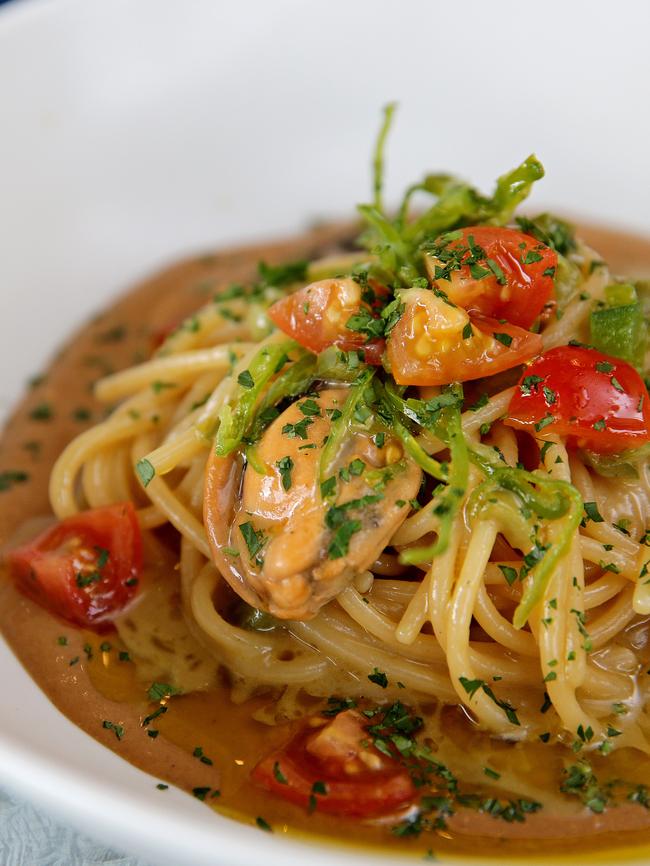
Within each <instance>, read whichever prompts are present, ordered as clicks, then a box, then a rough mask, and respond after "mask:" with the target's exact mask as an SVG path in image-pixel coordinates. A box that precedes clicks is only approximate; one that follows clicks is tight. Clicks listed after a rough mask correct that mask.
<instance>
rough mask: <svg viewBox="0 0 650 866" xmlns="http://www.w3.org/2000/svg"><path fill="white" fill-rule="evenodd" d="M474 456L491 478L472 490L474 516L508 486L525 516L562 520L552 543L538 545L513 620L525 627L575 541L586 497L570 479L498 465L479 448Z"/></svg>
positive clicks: (488, 505)
mask: <svg viewBox="0 0 650 866" xmlns="http://www.w3.org/2000/svg"><path fill="white" fill-rule="evenodd" d="M472 459H473V460H474V461H475V462H477V463H478V464H479V465H481V468H483V469H484V471H486V472H487V473H488V478H487V479H486V480H485V481H484V482H483V483H482V484H481V485H480V486H479V487H478V488H477V489H476V490H475V491H474V493H473V494H472V497H471V501H470V513H471V514H472V515H473V516H478V515H479V514H480V513H481V512H482V511H484V510H485V509H486V508H489V507H490V504H491V501H494V499H495V493H499V492H500V491H501V490H508V491H510V492H511V493H513V494H514V495H515V497H516V499H517V500H518V501H519V505H520V511H521V512H523V514H524V516H528V517H529V518H532V515H533V514H534V515H536V516H537V517H540V518H542V519H545V520H559V519H561V520H562V527H561V531H560V533H559V536H558V537H557V538H554V539H553V543H552V545H551V546H550V547H548V548H544V549H541V548H537V550H538V551H539V550H541V555H540V556H539V558H537V559H536V561H535V564H534V565H533V566H532V567H531V568H530V569H529V571H528V575H529V577H530V581H529V584H528V586H527V587H526V589H525V591H524V594H523V596H522V598H521V601H520V603H519V605H518V606H517V608H516V610H515V613H514V616H513V620H512V622H513V625H514V626H515V628H522V627H523V626H524V625H525V624H526V622H527V621H528V617H529V616H530V614H531V612H532V610H533V608H534V607H535V606H536V605H537V604H539V602H540V601H541V599H542V597H543V595H544V591H545V589H546V586H547V584H548V582H549V580H550V578H551V575H552V574H553V571H554V569H555V568H556V566H557V564H558V563H559V562H560V560H561V559H562V557H563V556H564V555H565V554H566V553H567V551H568V549H569V547H570V545H571V541H572V539H573V537H574V534H575V532H576V531H577V529H578V526H579V525H580V521H581V520H582V515H583V510H584V505H583V502H582V497H581V496H580V494H579V492H578V491H577V490H576V488H575V487H573V485H571V484H568V483H567V482H566V481H557V480H555V479H552V478H544V477H543V476H542V475H537V474H534V473H532V472H526V471H525V470H524V469H513V468H512V467H510V466H502V465H499V466H498V467H497V466H495V465H494V464H491V463H490V462H489V461H487V460H485V459H484V458H483V457H481V455H479V454H478V453H477V452H476V451H474V452H473V454H472ZM535 488H538V489H535ZM517 516H519V515H517ZM531 529H532V527H531ZM532 534H534V529H532V532H531V535H532Z"/></svg>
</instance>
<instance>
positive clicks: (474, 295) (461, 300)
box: [426, 226, 557, 329]
mask: <svg viewBox="0 0 650 866" xmlns="http://www.w3.org/2000/svg"><path fill="white" fill-rule="evenodd" d="M448 234H451V235H453V236H454V240H452V241H451V242H449V243H448V244H446V245H445V247H444V252H443V253H442V255H443V256H444V255H446V254H447V253H448V252H449V251H453V250H458V251H459V252H460V251H462V250H466V253H465V254H464V255H463V257H462V258H461V261H460V265H461V267H460V269H458V270H452V271H451V272H450V274H449V276H450V279H444V278H440V279H437V280H436V279H435V266H436V264H437V265H438V266H439V267H444V264H445V263H444V262H442V261H440V260H438V259H436V258H435V257H433V256H429V257H427V260H426V264H427V270H428V271H429V276H430V277H431V279H432V280H433V281H434V283H435V284H436V285H437V286H438V288H439V289H441V290H442V291H443V292H445V293H446V294H447V295H448V296H449V298H450V300H452V301H454V303H456V304H458V305H459V306H461V307H464V308H465V309H466V310H468V311H469V312H470V313H476V314H478V315H481V316H487V317H488V318H494V319H507V320H508V321H509V322H511V323H512V324H513V325H518V326H519V327H521V328H525V329H529V328H530V327H531V325H532V324H533V322H534V321H535V319H536V318H537V317H538V316H539V314H540V313H541V312H542V309H543V308H544V305H545V304H546V303H548V301H550V300H551V299H552V298H553V297H554V296H555V284H554V280H553V276H552V274H554V273H555V270H556V268H557V253H556V252H555V250H552V249H551V248H550V247H547V246H546V245H545V244H542V243H540V242H539V241H538V240H536V239H535V238H533V237H531V236H530V235H526V234H524V233H523V232H520V231H517V230H516V229H511V228H505V227H501V226H469V227H467V228H464V229H460V230H459V231H458V232H449V233H448ZM456 235H460V237H458V238H456ZM444 237H445V236H444V235H443V236H442V239H439V240H440V241H441V242H443V243H444ZM470 237H471V238H472V240H473V244H474V245H475V246H476V247H480V248H481V250H482V251H483V252H484V253H485V255H484V256H481V257H480V259H479V261H478V263H477V264H478V265H479V267H480V269H481V270H483V271H485V270H487V271H488V273H487V274H486V275H485V276H482V277H480V278H476V277H475V276H472V274H471V273H470V268H469V265H464V264H463V263H462V262H463V260H465V259H467V258H469V257H470V256H471V249H470V248H469V246H468V238H470ZM488 259H489V260H491V262H493V263H495V264H496V266H497V268H498V269H500V270H501V273H502V274H503V278H502V279H501V277H499V279H501V283H502V284H501V283H500V282H499V279H498V278H497V276H496V275H495V274H494V273H492V271H491V270H490V268H489V266H488V264H486V260H488ZM534 259H536V261H534ZM551 272H552V273H551Z"/></svg>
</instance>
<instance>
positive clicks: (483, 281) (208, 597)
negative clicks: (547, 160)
mask: <svg viewBox="0 0 650 866" xmlns="http://www.w3.org/2000/svg"><path fill="white" fill-rule="evenodd" d="M389 114H390V112H388V114H387V121H388V119H389ZM386 130H387V127H386V128H385V129H384V130H383V131H382V135H381V136H380V142H379V145H378V151H377V155H376V160H375V165H376V178H375V198H374V201H373V203H372V204H368V205H362V206H360V208H359V212H360V215H361V218H362V219H363V221H364V225H365V228H364V231H363V234H362V235H361V237H360V239H359V245H358V248H357V249H356V250H355V251H353V252H352V253H350V252H345V253H341V255H340V256H335V257H329V258H328V259H326V260H320V261H312V262H297V263H292V264H290V265H287V266H285V267H279V268H271V267H268V266H264V265H263V266H262V267H261V268H260V276H259V280H258V282H257V283H256V284H255V285H252V286H231V287H227V288H224V289H223V290H222V291H220V292H219V293H218V294H217V295H216V296H215V297H214V298H213V299H212V300H210V301H209V302H208V303H207V304H206V305H205V306H204V307H203V308H201V309H200V310H198V311H197V313H196V314H195V315H193V316H192V317H191V318H189V319H187V320H186V321H184V322H183V323H181V324H180V325H179V326H178V327H177V328H176V329H175V330H174V331H173V332H172V333H170V334H169V335H168V336H167V337H166V339H164V342H162V344H161V345H160V347H159V348H158V349H157V350H156V351H155V352H154V354H153V356H152V357H151V358H150V359H149V360H146V361H144V362H143V363H140V364H138V365H136V366H134V367H131V368H129V369H127V370H124V371H121V372H117V373H114V374H112V375H109V376H107V377H106V378H104V379H103V380H101V381H100V382H99V383H98V384H97V387H96V395H97V397H98V398H99V399H100V400H101V401H103V402H104V403H105V404H106V405H107V406H109V407H112V411H111V412H110V414H108V416H107V417H106V419H105V420H103V421H102V422H101V423H99V424H97V425H96V426H94V427H93V428H91V429H90V430H88V431H87V432H84V433H82V434H81V435H80V436H78V437H77V438H76V439H75V440H74V441H73V442H72V443H71V444H70V445H69V446H68V447H67V448H66V449H65V451H64V452H63V453H62V455H61V456H60V458H59V459H58V461H57V463H56V465H55V467H54V469H53V471H52V475H51V482H50V497H51V503H52V507H53V510H54V513H55V515H56V517H57V518H58V519H59V520H60V521H63V522H64V523H65V521H69V520H71V519H75V517H76V516H77V515H80V514H81V513H83V512H86V511H88V510H89V509H92V510H94V509H106V508H108V507H112V506H115V504H116V503H133V504H134V506H135V513H136V516H137V522H138V524H139V526H140V528H141V529H142V531H143V532H144V533H145V534H146V533H151V532H155V531H157V530H161V529H163V528H164V527H168V528H171V531H173V533H174V535H175V536H176V537H177V538H178V545H179V562H180V582H181V589H182V603H183V613H184V617H185V620H186V623H187V626H188V628H189V632H190V635H191V640H192V641H195V642H196V643H197V645H198V646H199V647H200V648H201V651H202V653H203V654H204V655H205V657H206V658H207V659H210V660H213V662H214V667H215V669H216V668H217V667H218V666H219V665H222V666H225V668H227V670H228V672H229V676H230V682H231V685H232V691H233V697H234V698H235V699H236V700H238V701H240V700H243V699H245V698H246V697H247V696H250V695H253V694H258V693H264V694H268V695H271V696H272V697H273V701H272V702H271V703H270V704H269V705H268V706H266V707H265V708H264V709H263V710H262V711H259V710H258V716H259V717H260V718H263V719H264V720H265V721H267V722H269V723H271V724H277V723H279V722H283V721H286V720H288V719H293V718H297V717H299V716H301V715H305V714H306V713H307V709H306V707H307V706H308V704H307V703H306V702H305V700H304V699H303V698H304V697H305V696H312V697H317V698H331V696H333V695H335V696H337V699H339V700H341V701H345V700H346V699H350V700H354V699H356V698H358V697H359V695H361V694H364V688H365V685H364V684H366V685H367V681H368V678H369V679H370V680H371V682H375V683H378V684H379V685H380V686H381V687H382V689H383V697H385V699H386V700H387V701H388V700H401V701H405V702H406V703H409V702H410V703H411V704H422V703H423V702H425V703H426V702H429V703H435V704H437V705H438V706H444V705H457V706H461V707H463V708H464V709H465V711H466V712H467V714H468V715H469V716H470V717H471V718H472V719H473V720H474V721H475V722H476V725H477V726H478V727H479V728H480V729H481V730H483V731H485V732H488V733H489V734H491V735H493V736H494V737H497V738H503V739H506V740H513V741H537V740H539V738H540V737H542V738H543V737H546V740H544V742H546V741H547V740H548V739H549V738H551V739H552V741H555V742H557V743H558V744H560V745H562V746H563V747H565V748H566V749H567V754H570V753H571V750H573V752H581V753H582V754H588V753H589V752H591V751H596V750H597V751H598V752H599V753H600V754H602V755H605V754H607V753H608V752H610V751H613V750H615V749H619V748H621V747H632V748H635V749H638V750H641V751H642V752H645V753H647V752H648V751H649V750H650V722H649V719H648V715H647V701H648V686H647V685H646V679H647V678H645V679H644V677H643V676H642V675H641V674H643V673H644V672H645V670H644V666H647V658H646V655H645V650H646V647H645V641H644V640H640V639H639V627H640V626H641V625H643V624H644V623H645V619H644V618H645V617H647V616H648V614H650V575H649V574H648V568H649V566H650V549H649V547H648V544H649V543H648V540H647V539H648V536H647V527H648V523H649V520H650V485H649V481H650V479H649V476H648V464H647V456H646V455H647V443H648V441H649V439H650V405H649V404H648V394H647V391H646V387H645V385H644V383H643V380H642V378H641V375H642V374H643V373H644V372H645V369H646V366H645V365H646V358H645V320H644V317H643V304H644V303H645V301H644V292H646V287H645V286H644V285H642V284H640V283H637V284H633V283H628V282H625V281H623V280H622V279H620V278H618V277H616V276H614V275H612V274H610V272H609V270H608V267H607V265H606V263H605V262H603V261H602V260H601V259H600V258H599V256H598V255H597V253H595V252H594V251H593V250H591V249H589V248H587V247H586V246H585V245H584V244H583V243H582V242H581V241H580V240H579V239H578V238H576V237H575V236H574V233H573V230H572V228H571V227H570V226H568V225H567V224H566V223H564V222H563V221H561V220H559V219H556V218H554V217H551V216H549V215H547V214H545V215H541V216H539V217H537V218H529V217H515V216H514V214H515V210H516V208H517V206H518V205H519V204H520V203H521V201H522V200H523V199H524V198H525V197H526V196H527V195H528V193H529V191H530V188H531V186H532V184H533V183H534V182H535V181H536V180H538V179H539V178H541V177H542V176H543V169H542V166H541V164H540V163H539V162H538V160H537V159H536V158H535V157H532V156H531V157H529V158H528V159H527V160H525V161H524V162H523V163H522V164H521V165H520V166H519V167H518V168H516V169H515V170H514V171H512V172H510V173H508V174H506V175H504V176H503V177H501V178H500V179H499V180H498V182H497V185H496V189H495V192H494V194H493V195H492V196H491V197H485V196H483V195H481V194H479V193H477V192H476V191H475V190H474V189H473V188H472V187H470V186H468V185H467V184H465V183H463V182H461V181H459V180H457V179H456V178H453V177H449V176H447V175H428V176H427V177H426V178H425V179H424V180H423V181H422V182H420V183H417V184H414V185H413V186H412V187H410V188H409V190H408V191H407V193H406V195H405V197H404V200H403V202H402V204H401V206H400V208H399V209H398V211H397V213H396V215H394V216H389V215H388V214H387V213H386V211H385V210H384V208H383V202H382V164H383V155H382V148H383V142H384V138H385V132H386ZM416 193H418V194H419V195H422V196H429V197H431V198H432V200H433V201H432V203H431V204H430V205H429V206H428V207H426V208H424V209H423V210H421V211H419V212H417V213H415V214H413V213H412V208H411V199H412V197H413V196H414V195H415V194H416ZM640 374H641V375H640ZM135 560H137V557H135V559H134V568H135V567H136V566H137V562H136V561H135ZM16 561H17V560H16ZM104 564H105V563H104ZM19 565H20V563H18V565H16V568H18V567H19ZM92 569H94V571H93V570H90V571H83V572H82V576H83V575H86V577H87V581H88V582H87V583H86V584H85V585H83V580H82V586H81V589H82V591H83V592H85V593H86V594H87V595H88V594H90V595H92V593H93V592H95V591H97V587H99V586H101V585H102V566H101V565H99V566H98V565H97V563H96V562H94V561H93V564H92ZM134 573H135V572H134ZM88 575H90V577H88ZM77 582H78V581H77ZM127 582H128V577H127ZM78 583H79V582H78ZM125 603H126V600H124V599H122V601H121V602H120V604H122V605H123V604H125ZM117 607H118V610H114V611H113V612H112V613H111V614H110V616H109V618H110V619H113V620H115V622H116V624H117V627H118V630H120V631H121V633H122V634H123V636H124V639H125V641H127V642H128V639H129V638H128V633H127V631H126V630H124V629H123V627H122V625H121V624H120V623H121V621H120V618H119V612H120V610H119V605H118V606H117ZM98 609H99V608H98ZM127 610H128V608H127ZM105 612H106V608H105V607H104V608H101V609H100V613H102V616H103V615H104V614H105ZM135 612H136V615H137V608H136V609H135ZM87 613H88V612H87V610H86V614H87ZM86 614H84V615H86ZM77 621H79V620H77ZM85 622H86V623H88V622H91V623H92V616H89V615H88V616H87V619H86V620H85ZM178 676H179V679H180V680H182V675H181V674H179V675H178ZM373 677H374V680H373ZM176 685H178V686H179V687H181V688H183V689H187V688H188V685H187V683H185V682H180V681H179V682H178V683H176ZM192 687H193V686H192V685H190V686H189V688H192ZM405 696H406V697H405ZM398 801H399V796H397V800H396V802H398Z"/></svg>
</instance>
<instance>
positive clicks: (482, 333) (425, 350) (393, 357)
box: [387, 289, 542, 385]
mask: <svg viewBox="0 0 650 866" xmlns="http://www.w3.org/2000/svg"><path fill="white" fill-rule="evenodd" d="M400 298H401V300H402V301H403V302H404V304H405V309H404V312H403V313H402V316H401V318H400V320H399V321H398V322H397V324H396V325H395V327H394V328H393V330H392V331H391V332H390V336H389V337H388V345H387V356H388V362H389V365H390V370H391V373H392V374H393V378H394V379H395V381H396V382H397V383H398V385H446V384H448V383H449V382H466V381H468V380H469V379H479V378H481V377H482V376H491V375H493V374H494V373H500V372H501V371H502V370H509V369H510V368H511V367H516V366H517V365H518V364H523V362H524V361H526V360H528V358H532V357H533V355H537V354H538V353H539V352H540V351H541V349H542V338H541V337H540V336H539V334H531V333H530V332H529V331H524V330H523V328H518V327H517V326H516V325H511V324H509V323H507V322H506V323H504V324H500V323H499V322H497V321H496V320H495V319H487V318H484V317H479V316H473V317H470V316H469V314H468V313H467V312H466V311H465V310H463V309H462V308H461V307H457V306H455V305H454V304H452V303H450V302H449V301H448V300H446V299H445V298H444V297H443V296H441V294H440V293H438V294H436V292H435V291H431V290H429V289H407V290H406V291H404V292H401V293H400Z"/></svg>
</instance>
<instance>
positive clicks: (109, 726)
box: [102, 719, 124, 740]
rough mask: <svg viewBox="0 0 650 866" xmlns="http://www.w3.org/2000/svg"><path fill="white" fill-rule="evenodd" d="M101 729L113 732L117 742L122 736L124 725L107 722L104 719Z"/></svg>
mask: <svg viewBox="0 0 650 866" xmlns="http://www.w3.org/2000/svg"><path fill="white" fill-rule="evenodd" d="M102 728H105V729H106V730H107V731H113V733H114V734H115V736H116V737H117V739H118V740H121V739H122V737H123V736H124V725H118V724H116V723H115V722H109V721H108V719H104V721H103V722H102Z"/></svg>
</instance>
